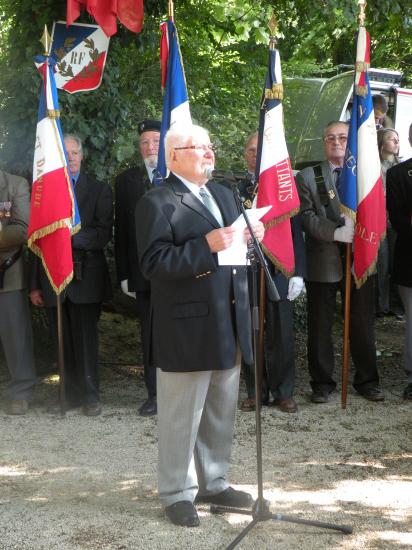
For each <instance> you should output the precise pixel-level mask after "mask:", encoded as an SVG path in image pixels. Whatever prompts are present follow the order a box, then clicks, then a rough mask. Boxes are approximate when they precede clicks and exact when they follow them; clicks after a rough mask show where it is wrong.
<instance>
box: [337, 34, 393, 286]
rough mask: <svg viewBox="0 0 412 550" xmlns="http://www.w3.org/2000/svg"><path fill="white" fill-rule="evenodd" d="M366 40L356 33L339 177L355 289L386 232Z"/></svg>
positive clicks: (367, 272) (370, 268)
mask: <svg viewBox="0 0 412 550" xmlns="http://www.w3.org/2000/svg"><path fill="white" fill-rule="evenodd" d="M369 65H370V37H369V34H368V32H367V31H366V29H365V27H363V26H361V27H360V28H359V33H358V43H357V51H356V68H355V81H354V89H353V107H352V115H351V119H350V127H349V138H348V145H347V149H346V155H345V163H344V166H343V170H342V174H341V185H340V193H339V196H340V202H341V206H342V211H343V212H344V213H346V214H347V215H349V216H351V217H352V218H353V219H354V220H355V237H354V241H353V273H354V278H355V283H356V286H357V288H359V287H360V286H362V284H363V283H364V282H365V281H366V279H367V278H368V275H370V274H371V273H373V271H374V269H375V264H376V259H377V255H378V250H379V245H380V241H381V239H382V238H383V237H384V236H385V232H386V207H385V196H384V190H383V184H382V177H381V163H380V159H379V151H378V145H377V140H376V127H375V118H374V112H373V106H372V97H371V91H370V86H369V76H368V69H369Z"/></svg>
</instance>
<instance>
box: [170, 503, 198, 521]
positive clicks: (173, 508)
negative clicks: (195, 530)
mask: <svg viewBox="0 0 412 550" xmlns="http://www.w3.org/2000/svg"><path fill="white" fill-rule="evenodd" d="M165 511H166V515H167V517H168V518H169V519H170V521H171V522H172V523H174V524H175V525H182V526H183V527H197V526H198V525H199V524H200V521H199V516H198V515H197V512H196V508H195V507H194V506H193V504H192V503H191V502H190V500H180V501H179V502H175V503H174V504H171V505H170V506H166V509H165Z"/></svg>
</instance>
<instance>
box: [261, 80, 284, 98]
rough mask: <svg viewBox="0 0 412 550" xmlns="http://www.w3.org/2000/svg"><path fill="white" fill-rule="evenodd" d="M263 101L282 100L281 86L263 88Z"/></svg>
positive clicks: (274, 85) (273, 85)
mask: <svg viewBox="0 0 412 550" xmlns="http://www.w3.org/2000/svg"><path fill="white" fill-rule="evenodd" d="M265 99H280V100H281V101H282V99H283V84H272V88H265Z"/></svg>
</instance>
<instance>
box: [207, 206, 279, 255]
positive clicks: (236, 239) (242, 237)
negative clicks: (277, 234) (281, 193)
mask: <svg viewBox="0 0 412 550" xmlns="http://www.w3.org/2000/svg"><path fill="white" fill-rule="evenodd" d="M271 208H272V207H271V206H265V207H264V208H251V209H249V210H247V211H246V215H247V217H248V219H249V221H250V224H251V226H252V229H253V232H254V233H255V236H256V238H257V240H258V241H261V240H262V239H263V236H264V233H265V229H264V227H263V223H262V222H261V221H260V218H262V217H263V216H264V215H265V214H266V213H267V212H268V211H269V210H270V209H271ZM231 227H232V228H233V229H234V230H235V231H234V233H233V240H232V243H231V245H230V246H229V247H228V248H226V249H224V250H223V249H221V250H220V251H219V252H218V261H219V265H246V263H247V260H246V253H247V241H248V240H249V239H250V234H249V230H248V228H247V226H246V221H245V219H244V217H243V215H242V214H241V215H240V216H239V217H238V218H237V220H235V221H234V222H233V224H232V226H231ZM209 246H210V244H209Z"/></svg>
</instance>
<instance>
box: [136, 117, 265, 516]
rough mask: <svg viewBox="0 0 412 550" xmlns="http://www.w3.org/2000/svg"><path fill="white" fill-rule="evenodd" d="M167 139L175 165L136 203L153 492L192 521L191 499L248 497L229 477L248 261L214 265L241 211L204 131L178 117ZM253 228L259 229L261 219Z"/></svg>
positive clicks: (244, 341) (239, 502)
mask: <svg viewBox="0 0 412 550" xmlns="http://www.w3.org/2000/svg"><path fill="white" fill-rule="evenodd" d="M165 148H166V159H167V164H168V168H169V170H170V172H171V173H170V176H169V177H168V178H167V180H166V182H165V184H164V185H162V186H160V187H158V188H156V189H153V190H151V191H149V192H148V193H146V194H145V195H144V196H143V197H142V199H141V200H140V201H139V204H138V205H137V209H136V231H137V245H138V251H139V258H140V262H141V268H142V272H143V274H144V275H145V276H146V277H147V278H148V279H149V280H150V282H151V285H152V294H151V297H152V318H151V323H152V325H151V331H152V335H154V336H155V337H154V338H152V346H153V359H154V364H155V365H156V367H157V392H158V427H159V462H158V488H159V496H160V500H161V502H162V503H163V504H164V506H165V507H166V514H167V516H168V518H169V519H170V520H171V521H172V522H173V523H175V524H176V525H184V526H196V525H199V518H198V515H197V512H196V508H195V507H194V504H193V503H194V501H195V498H196V500H197V501H203V502H211V503H216V504H221V505H228V506H249V505H250V504H251V503H252V498H251V496H250V495H249V494H247V493H245V492H243V491H238V490H235V489H233V488H232V487H230V486H229V483H228V481H227V472H228V469H229V462H230V451H231V445H232V438H233V429H234V418H235V412H236V404H237V396H238V386H239V372H240V353H242V354H243V356H244V357H245V360H246V361H248V362H249V363H250V362H251V361H252V349H251V326H250V308H249V296H248V289H247V277H246V266H236V267H233V266H224V265H219V260H218V256H217V254H218V252H219V251H223V250H225V249H227V248H228V247H230V245H231V244H232V242H233V238H234V232H235V230H234V228H232V227H231V224H232V223H233V221H234V220H235V219H236V218H237V217H238V214H239V212H238V207H237V205H236V202H235V200H234V198H233V195H232V193H231V192H230V191H229V190H228V189H227V188H225V187H224V186H222V185H219V184H216V183H209V184H208V183H207V180H208V178H207V176H205V170H207V169H213V167H214V160H215V157H214V152H213V145H212V144H211V143H210V138H209V135H208V133H207V131H206V130H204V129H203V128H200V127H199V126H187V127H184V128H179V127H177V126H174V127H173V128H172V129H171V130H169V132H168V134H167V136H166V141H165ZM255 230H256V234H257V237H258V238H262V237H263V234H264V229H263V224H262V223H261V222H258V223H257V224H255ZM244 238H247V234H245V236H244Z"/></svg>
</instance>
